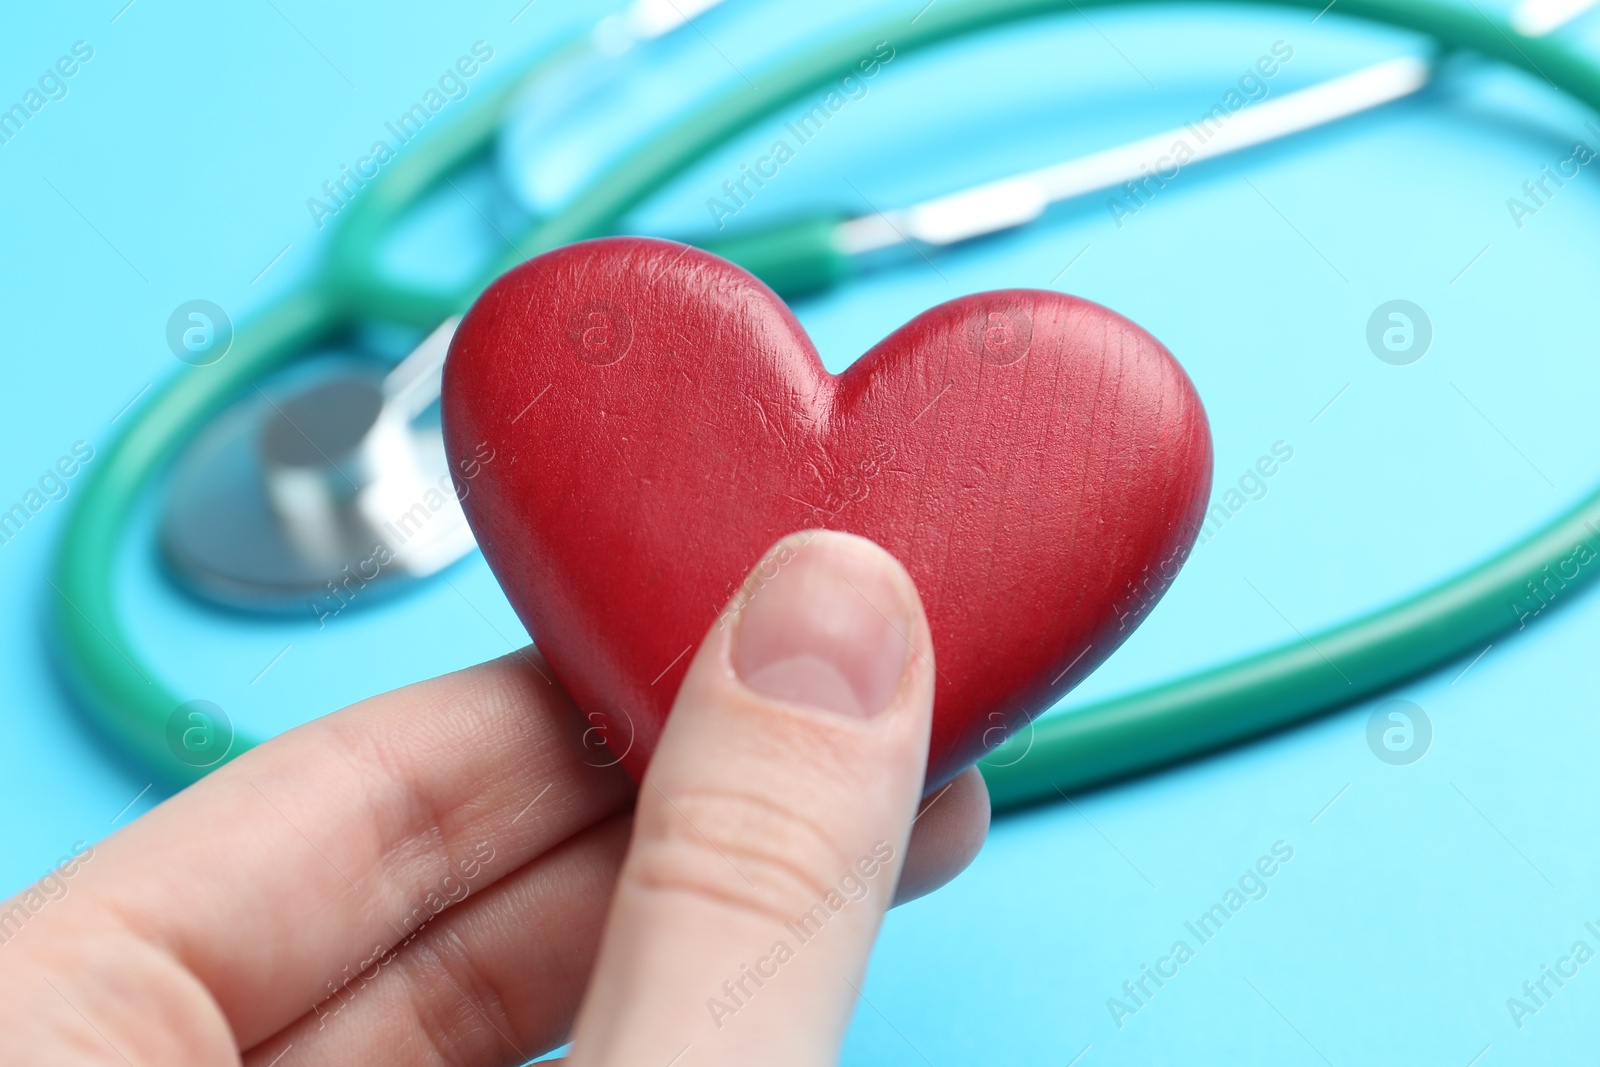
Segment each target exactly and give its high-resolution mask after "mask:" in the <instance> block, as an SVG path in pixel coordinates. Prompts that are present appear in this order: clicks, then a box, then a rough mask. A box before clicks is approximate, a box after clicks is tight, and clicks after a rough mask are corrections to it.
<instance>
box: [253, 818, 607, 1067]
mask: <svg viewBox="0 0 1600 1067" xmlns="http://www.w3.org/2000/svg"><path fill="white" fill-rule="evenodd" d="M631 824H632V817H631V815H630V814H629V813H626V812H625V813H623V814H620V815H614V816H612V817H611V818H609V819H607V820H606V821H604V822H602V823H600V824H598V825H596V826H594V827H591V828H590V829H588V830H585V831H584V832H583V833H581V834H579V835H578V836H576V837H574V838H572V839H571V840H569V841H566V842H563V843H562V844H561V845H558V846H557V847H556V848H554V849H552V850H551V851H550V852H548V853H547V854H545V855H543V856H540V857H539V858H538V859H536V860H534V861H533V862H532V863H529V864H528V865H526V866H525V867H523V868H522V869H521V870H519V871H517V872H515V873H514V874H511V875H509V876H507V877H505V878H502V879H501V880H500V881H498V882H496V883H495V884H494V885H493V886H491V887H490V888H489V889H487V890H485V891H484V892H483V893H482V894H476V895H474V896H473V897H471V898H469V899H468V900H465V901H463V902H462V903H461V904H460V905H459V906H457V907H454V908H451V909H450V910H448V911H446V912H445V913H444V914H442V915H440V916H439V918H438V919H437V920H436V921H435V922H433V923H431V924H430V925H428V926H426V927H424V928H423V930H422V931H420V932H419V934H418V936H417V937H415V938H414V939H412V940H411V941H409V942H407V943H406V945H405V946H404V948H403V949H402V950H401V951H400V952H399V953H398V954H396V955H395V956H394V957H392V958H390V959H380V961H379V962H378V963H377V964H376V965H374V966H372V967H370V968H368V969H367V970H365V971H363V972H361V973H358V974H354V975H349V976H346V978H345V980H344V981H342V982H341V983H339V985H338V986H337V987H336V988H335V990H334V993H333V995H332V996H330V997H329V998H328V999H327V1000H326V1001H324V1002H323V1003H321V1004H319V1005H317V1006H316V1007H315V1008H313V1009H312V1010H311V1011H309V1012H307V1013H306V1015H304V1016H302V1017H301V1018H300V1019H299V1020H298V1021H297V1022H296V1023H294V1024H293V1025H291V1026H289V1027H287V1028H285V1029H284V1030H283V1031H281V1032H279V1033H277V1034H274V1035H273V1036H272V1037H270V1038H268V1039H266V1040H265V1041H263V1042H261V1043H260V1044H259V1045H257V1046H256V1047H255V1048H254V1049H252V1050H250V1052H248V1053H247V1054H246V1055H245V1057H244V1062H245V1065H246V1067H270V1065H272V1064H273V1063H274V1062H275V1061H277V1060H278V1058H279V1057H284V1058H283V1060H282V1065H281V1067H288V1065H289V1064H290V1063H292V1064H294V1067H363V1065H367V1064H371V1065H373V1067H409V1065H412V1064H415V1065H419V1067H420V1065H423V1064H428V1065H435V1064H441V1063H448V1064H454V1065H457V1067H476V1065H483V1067H488V1065H490V1064H505V1063H511V1062H516V1063H522V1062H525V1061H527V1060H529V1059H532V1058H533V1057H535V1056H538V1055H540V1054H542V1053H544V1052H547V1051H549V1050H550V1049H552V1048H555V1047H557V1046H558V1045H560V1044H562V1043H563V1042H565V1041H566V1039H567V1035H568V1034H569V1032H570V1031H571V1027H572V1020H573V1017H574V1016H576V1015H577V1012H578V1001H579V998H580V997H581V996H582V993H583V989H584V986H585V985H586V984H587V983H588V979H589V972H590V970H591V968H592V967H593V965H594V957H595V951H596V949H597V948H598V947H599V942H600V930H601V927H602V925H603V923H604V920H605V913H606V905H607V903H608V902H609V901H610V899H611V890H612V887H613V886H614V885H615V883H616V877H617V870H618V868H620V867H621V865H622V856H623V852H624V851H625V850H626V849H627V845H628V831H629V827H630V826H631ZM290 1049H292V1050H293V1053H294V1055H293V1057H292V1058H291V1057H285V1056H284V1054H285V1052H286V1051H288V1050H290Z"/></svg>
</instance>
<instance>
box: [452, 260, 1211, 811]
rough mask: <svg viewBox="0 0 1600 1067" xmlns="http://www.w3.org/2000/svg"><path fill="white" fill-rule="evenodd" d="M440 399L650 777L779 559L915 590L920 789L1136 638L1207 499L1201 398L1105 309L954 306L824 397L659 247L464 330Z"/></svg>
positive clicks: (808, 376)
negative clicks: (925, 636) (890, 559)
mask: <svg viewBox="0 0 1600 1067" xmlns="http://www.w3.org/2000/svg"><path fill="white" fill-rule="evenodd" d="M443 403H444V428H445V441H446V445H447V448H448V450H449V452H450V456H451V458H452V461H453V462H452V469H454V470H457V471H463V472H466V471H473V472H475V475H476V476H475V477H473V478H471V479H470V480H468V479H467V478H466V477H465V474H463V475H461V476H459V478H458V480H459V481H460V489H461V491H462V492H465V493H466V494H467V495H466V499H465V501H464V505H465V508H466V512H467V516H468V518H469V519H470V520H471V523H472V528H473V530H474V532H475V533H476V534H477V537H478V544H479V545H480V546H482V548H483V553H484V555H485V556H486V557H487V558H488V560H489V565H490V567H492V568H493V570H494V573H495V575H496V577H498V578H499V580H500V584H501V586H502V587H503V588H504V589H505V591H506V595H507V596H508V597H510V599H511V603H512V605H513V606H514V607H515V608H516V610H517V614H518V615H519V616H520V617H521V619H522V621H523V624H524V625H526V626H527V628H528V632H529V633H530V634H532V635H533V637H534V640H535V641H536V642H537V643H538V646H539V648H540V650H541V651H542V652H543V653H544V656H545V658H546V659H547V660H548V661H549V663H550V666H551V668H552V669H553V670H554V671H555V673H556V675H557V677H558V678H559V679H560V681H561V683H562V684H563V685H564V686H566V688H567V690H568V691H569V692H570V693H571V694H572V696H573V698H574V699H575V700H576V702H577V704H578V706H579V708H581V709H583V711H584V712H585V713H587V714H588V715H589V717H590V719H591V721H593V722H594V723H596V724H597V730H602V731H603V734H604V737H605V740H606V742H607V744H608V745H609V746H610V747H611V749H612V751H613V752H614V753H615V754H616V757H617V758H620V760H621V761H622V763H623V764H624V766H625V767H626V769H627V770H628V772H629V773H630V774H632V775H633V777H634V779H635V780H639V779H640V778H641V777H642V776H643V774H644V769H645V766H646V764H647V763H648V762H649V758H650V753H651V752H652V751H653V750H654V748H655V742H656V739H657V737H658V736H659V735H660V731H661V726H662V723H663V722H664V721H665V719H666V717H667V713H668V712H669V711H670V710H671V707H672V700H673V696H674V694H676V692H677V690H678V683H679V682H680V681H681V680H682V678H683V675H684V672H685V670H686V669H687V668H688V663H689V660H690V658H691V657H690V652H691V650H692V649H693V648H694V647H695V646H696V645H698V644H699V642H700V640H701V639H702V638H703V637H704V636H705V633H706V631H707V629H708V628H709V627H710V626H711V625H712V624H713V623H714V622H715V621H716V618H717V614H718V612H719V611H720V610H721V608H722V607H723V605H724V604H725V603H726V602H727V600H728V599H729V598H730V597H731V596H732V594H733V593H734V592H735V590H736V589H737V588H738V586H739V584H740V582H741V581H743V579H744V577H745V575H746V573H747V572H748V571H749V570H750V568H751V567H752V565H754V564H755V563H756V561H757V560H758V559H759V558H760V557H761V554H762V553H763V552H764V551H766V550H767V549H768V548H770V547H771V546H772V544H773V542H775V541H776V540H777V539H778V538H780V537H781V536H783V535H784V534H788V533H792V532H794V531H796V530H802V529H806V528H812V527H823V526H826V527H829V528H833V529H840V530H848V531H850V532H852V533H857V534H861V535H863V536H865V537H869V538H871V539H872V540H874V541H876V542H878V543H879V544H880V545H882V546H883V547H885V548H886V549H888V550H889V551H890V552H892V553H893V554H894V555H895V556H896V557H897V558H898V559H899V560H900V561H901V562H902V563H903V564H905V566H906V569H907V570H908V571H909V572H910V573H911V576H912V578H913V579H915V580H916V583H917V589H918V591H919V592H920V593H921V594H922V600H923V603H924V605H926V608H927V613H928V621H929V624H930V626H931V628H932V633H933V646H934V659H935V662H936V663H937V665H938V681H937V684H936V694H935V699H934V722H933V737H932V746H931V750H930V753H929V765H928V777H927V787H928V789H929V790H932V789H935V788H937V787H938V786H940V785H941V784H943V783H944V782H946V781H948V780H949V779H950V778H952V777H954V776H955V775H956V774H957V773H958V772H959V771H960V770H961V769H962V768H963V767H965V766H967V765H968V764H970V763H972V762H973V761H975V760H977V759H979V758H980V757H981V756H983V755H984V753H985V752H986V751H988V750H989V749H991V748H993V747H994V746H995V745H996V744H998V743H999V742H1000V740H1002V739H1003V738H1004V737H1005V736H1006V735H1007V734H1009V733H1010V732H1012V730H1014V729H1016V728H1018V727H1020V726H1022V725H1023V724H1025V723H1027V722H1028V721H1030V720H1031V719H1032V717H1033V716H1034V715H1036V714H1038V713H1039V712H1041V711H1043V710H1044V709H1046V708H1048V707H1049V706H1050V705H1051V704H1053V703H1055V701H1057V700H1058V699H1059V698H1060V697H1061V696H1062V694H1064V693H1066V692H1067V691H1068V690H1069V689H1071V688H1072V687H1073V686H1074V685H1076V684H1077V683H1078V682H1079V681H1080V680H1082V679H1083V678H1084V677H1085V676H1086V675H1088V674H1089V672H1090V671H1091V670H1093V669H1094V668H1095V667H1096V666H1097V665H1098V664H1099V663H1100V662H1101V661H1102V660H1104V659H1105V657H1106V656H1108V655H1110V654H1111V652H1112V651H1113V650H1114V649H1116V647H1117V646H1118V645H1119V644H1121V643H1122V641H1123V640H1124V639H1125V638H1126V637H1127V636H1128V635H1129V634H1130V633H1132V632H1133V628H1134V626H1135V625H1137V623H1138V621H1139V620H1140V618H1142V617H1143V615H1144V614H1145V613H1146V612H1147V611H1148V610H1149V608H1150V607H1151V606H1152V605H1153V604H1154V603H1155V602H1156V600H1157V599H1159V597H1160V596H1161V594H1162V593H1163V592H1164V591H1165V589H1166V587H1167V586H1168V585H1169V584H1170V583H1171V580H1172V578H1173V577H1174V576H1175V575H1176V574H1177V570H1178V567H1179V566H1180V565H1181V564H1182V562H1183V560H1184V558H1185V557H1186V556H1187V554H1188V552H1189V548H1190V546H1191V544H1192V543H1193V540H1194V536H1195V534H1196V532H1197V531H1198V529H1199V525H1200V522H1201V520H1202V516H1203V511H1204V508H1205V503H1206V500H1207V497H1208V495H1209V493H1210V487H1211V436H1210V431H1209V428H1208V426H1207V423H1206V417H1205V411H1204V409H1203V408H1202V407H1201V405H1200V400H1199V398H1198V397H1197V396H1196V395H1195V391H1194V387H1193V385H1192V384H1191V383H1190V381H1189V379H1188V376H1187V375H1185V374H1184V372H1183V370H1182V368H1180V367H1179V366H1178V364H1177V362H1176V361H1175V360H1173V358H1172V356H1171V354H1170V353H1168V352H1167V350H1166V349H1165V348H1163V347H1162V346H1161V344H1160V343H1159V342H1158V341H1156V340H1155V339H1154V338H1153V337H1151V336H1150V335H1149V334H1147V333H1145V332H1144V331H1143V330H1141V329H1140V328H1139V327H1138V326H1135V325H1134V324H1133V323H1131V322H1129V321H1128V320H1127V319H1124V318H1122V317H1121V316H1120V315H1117V314H1115V313H1114V312H1111V311H1108V310H1106V309H1105V308H1103V307H1100V306H1099V305H1097V304H1092V303H1089V302H1088V301H1085V300H1079V299H1077V298H1075V297H1070V296H1064V295H1062V294H1060V293H1054V292H1047V291H1040V290H1031V289H1011V290H1003V291H999V292H990V293H978V294H975V295H973V296H966V297H961V298H960V299H957V300H952V301H950V302H949V303H947V304H941V305H939V306H938V307H936V308H933V309H932V310H930V311H927V312H924V313H923V314H921V315H919V316H917V317H916V318H915V319H913V320H911V322H909V323H907V324H906V325H905V326H902V327H901V328H900V329H898V330H896V331H895V332H894V333H893V334H891V335H890V336H889V337H887V338H886V339H885V340H883V341H882V342H880V343H879V344H878V345H877V346H876V347H874V348H873V349H872V350H871V351H870V352H868V353H867V354H866V355H865V356H863V357H862V358H861V359H860V360H858V361H857V362H856V363H855V364H854V365H853V366H852V367H850V368H849V369H848V370H846V371H845V372H844V373H843V374H840V375H837V376H835V375H831V374H829V373H828V372H827V371H826V370H824V369H823V366H822V362H821V360H819V359H818V358H817V352H816V349H815V348H813V347H812V345H811V341H810V340H809V339H808V338H807V337H806V334H805V331H804V330H803V329H802V328H801V326H800V324H799V323H798V322H797V321H795V318H794V316H793V315H792V314H791V313H790V311H789V309H788V308H787V307H786V306H785V305H784V304H783V302H782V301H781V300H779V299H778V297H777V296H776V295H775V294H774V293H773V292H772V291H771V290H770V289H768V288H767V287H766V286H765V285H763V284H762V283H761V282H760V281H758V280H756V279H755V278H754V277H752V276H751V275H749V274H748V273H746V272H745V271H743V270H741V269H740V268H738V267H736V266H734V265H733V264H731V263H728V262H726V261H724V260H721V259H718V258H717V257H715V256H712V255H710V254H708V253H705V252H701V251H699V250H697V249H693V248H688V247H685V246H683V245H678V244H671V243H668V242H664V241H656V240H649V239H644V238H631V237H630V238H620V237H619V238H607V239H604V240H597V241H588V242H584V243H582V244H576V245H570V246H568V247H565V248H561V249H558V250H556V251H554V252H550V253H547V254H546V255H542V256H539V257H537V258H536V259H533V260H530V261H529V262H527V263H524V264H523V265H521V266H519V267H517V268H516V269H514V270H512V271H510V272H508V273H507V274H505V275H504V276H503V277H501V278H500V279H499V280H498V281H496V282H495V283H494V285H493V286H491V287H490V288H489V290H488V291H487V292H485V293H484V294H483V296H482V297H480V298H479V299H478V302H477V303H476V304H475V305H473V308H472V310H471V311H470V312H469V313H468V314H467V316H466V319H465V320H464V321H463V322H462V323H461V326H460V328H459V329H458V330H457V331H456V335H455V340H454V342H453V343H452V344H451V346H450V357H449V362H448V363H447V365H446V367H445V380H444V401H443ZM485 445H487V446H488V448H489V449H492V451H491V452H488V453H487V454H488V455H491V456H493V459H492V460H491V461H489V462H482V457H483V456H484V455H485V454H486V453H485V450H484V446H485ZM474 461H477V462H474Z"/></svg>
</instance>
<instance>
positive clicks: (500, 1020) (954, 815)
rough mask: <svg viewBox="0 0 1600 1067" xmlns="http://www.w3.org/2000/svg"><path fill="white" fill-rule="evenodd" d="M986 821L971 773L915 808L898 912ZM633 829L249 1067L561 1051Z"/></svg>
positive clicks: (589, 837)
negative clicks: (280, 1060)
mask: <svg viewBox="0 0 1600 1067" xmlns="http://www.w3.org/2000/svg"><path fill="white" fill-rule="evenodd" d="M988 822H989V795H988V790H987V788H986V787H985V786H984V784H983V778H982V776H981V775H979V774H978V773H977V771H976V770H975V769H974V770H971V771H968V772H966V773H964V774H962V775H959V776H958V777H956V778H955V779H954V780H953V781H952V782H950V783H949V784H948V785H946V786H945V787H944V788H943V789H941V790H940V791H939V792H937V793H935V794H934V795H933V796H931V797H928V798H927V799H926V800H925V801H923V803H922V805H921V809H920V810H919V812H918V814H917V817H916V820H915V822H914V824H913V827H912V831H911V840H910V842H909V843H908V845H907V846H906V861H905V867H904V869H903V871H902V872H901V876H900V882H899V889H898V892H897V893H896V898H895V899H896V903H904V902H905V901H907V900H910V899H913V898H915V897H917V896H921V895H923V894H925V893H929V892H932V891H933V890H934V889H936V888H938V887H939V886H941V885H943V884H944V883H945V882H947V881H949V880H950V879H951V878H953V877H955V876H956V875H957V874H959V873H960V872H961V870H962V869H963V868H964V867H965V866H966V865H967V864H968V863H969V862H970V861H971V859H972V856H973V855H974V854H975V853H976V852H977V850H978V847H979V846H980V845H981V844H982V842H983V836H984V833H985V831H986V830H987V828H988ZM630 825H631V817H630V816H629V815H627V814H624V815H617V816H613V817H612V818H611V819H609V820H607V821H606V822H603V823H601V824H599V825H598V826H595V827H593V828H591V829H589V830H586V831H584V832H583V833H582V834H580V835H578V836H577V837H575V838H573V839H572V840H570V841H568V842H565V843H564V844H562V845H560V846H558V847H557V848H555V849H553V850H551V851H550V852H549V853H547V854H545V855H543V856H540V857H539V858H538V859H536V860H534V861H533V862H532V863H529V864H527V865H526V866H525V867H523V868H522V869H521V870H519V871H517V872H515V873H514V874H511V875H509V876H507V877H506V878H503V879H501V880H500V881H499V882H497V883H495V885H494V886H492V887H491V888H489V889H488V890H487V891H485V892H484V893H482V894H475V895H474V896H472V897H471V898H470V899H468V900H465V901H463V902H462V903H461V904H460V905H459V906H457V907H453V908H451V909H450V910H448V911H446V912H445V913H444V914H442V915H440V916H439V918H438V919H437V920H435V921H434V922H433V923H432V924H430V925H429V926H427V927H426V928H425V929H424V930H423V931H422V933H421V935H420V936H418V937H417V938H416V939H414V940H412V941H408V942H407V943H406V944H405V945H404V946H402V947H401V949H400V952H399V954H398V955H397V956H396V957H394V958H393V960H392V961H391V960H389V959H385V958H380V962H379V964H378V965H377V966H375V967H372V968H369V969H367V970H365V971H363V972H360V973H358V974H355V975H348V976H346V978H345V980H344V981H343V982H342V983H340V984H339V986H338V987H337V988H336V989H335V991H334V994H333V995H332V996H330V997H329V998H328V999H327V1000H326V1001H324V1002H323V1003H322V1004H320V1005H318V1006H316V1007H314V1008H313V1009H312V1010H311V1011H310V1012H308V1013H307V1014H306V1015H305V1016H304V1017H302V1018H301V1019H300V1020H299V1021H298V1022H297V1023H295V1024H294V1025H292V1026H290V1027H288V1028H287V1029H285V1030H284V1031H282V1032H281V1033H278V1034H274V1035H273V1036H272V1037H271V1038H268V1039H267V1040H265V1041H263V1042H262V1043H261V1044H260V1045H258V1046H257V1047H256V1048H255V1049H254V1050H253V1051H252V1052H251V1053H250V1054H249V1055H247V1056H246V1057H245V1063H246V1065H247V1067H267V1065H269V1064H271V1063H272V1061H273V1060H274V1059H275V1058H276V1057H277V1056H279V1055H281V1054H282V1053H283V1051H284V1050H285V1049H288V1048H293V1049H294V1057H295V1058H294V1062H295V1064H296V1065H297V1067H320V1065H323V1064H328V1065H334V1064H337V1065H340V1067H359V1065H361V1064H366V1063H372V1064H382V1065H384V1067H402V1065H404V1064H407V1063H412V1062H416V1063H423V1062H444V1063H452V1064H459V1065H463V1067H466V1065H484V1067H487V1065H490V1064H499V1063H503V1062H505V1058H506V1056H507V1055H508V1054H510V1053H512V1052H515V1053H516V1054H517V1055H520V1056H523V1057H524V1058H531V1057H533V1056H536V1055H539V1054H541V1053H543V1052H545V1051H547V1050H549V1049H551V1048H554V1047H556V1046H557V1045H560V1044H561V1043H563V1042H564V1041H565V1040H566V1039H567V1036H568V1034H569V1033H570V1030H571V1025H572V1019H573V1017H574V1016H575V1015H576V1014H577V1009H578V999H579V995H580V994H581V993H582V992H583V989H584V986H585V985H586V984H587V982H588V975H589V971H590V969H591V968H592V966H593V963H594V953H595V950H596V948H597V947H598V944H599V939H600V929H601V924H602V922H603V921H604V919H605V914H606V908H607V905H608V904H609V902H610V899H611V890H612V887H613V885H614V883H615V881H616V877H617V872H618V870H619V869H620V867H621V865H622V857H623V851H624V849H625V848H626V846H627V838H626V834H627V832H628V828H629V826H630ZM395 1050H402V1051H398V1052H397V1051H395ZM406 1050H410V1052H414V1053H415V1055H414V1056H411V1058H408V1055H410V1052H408V1051H406Z"/></svg>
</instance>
